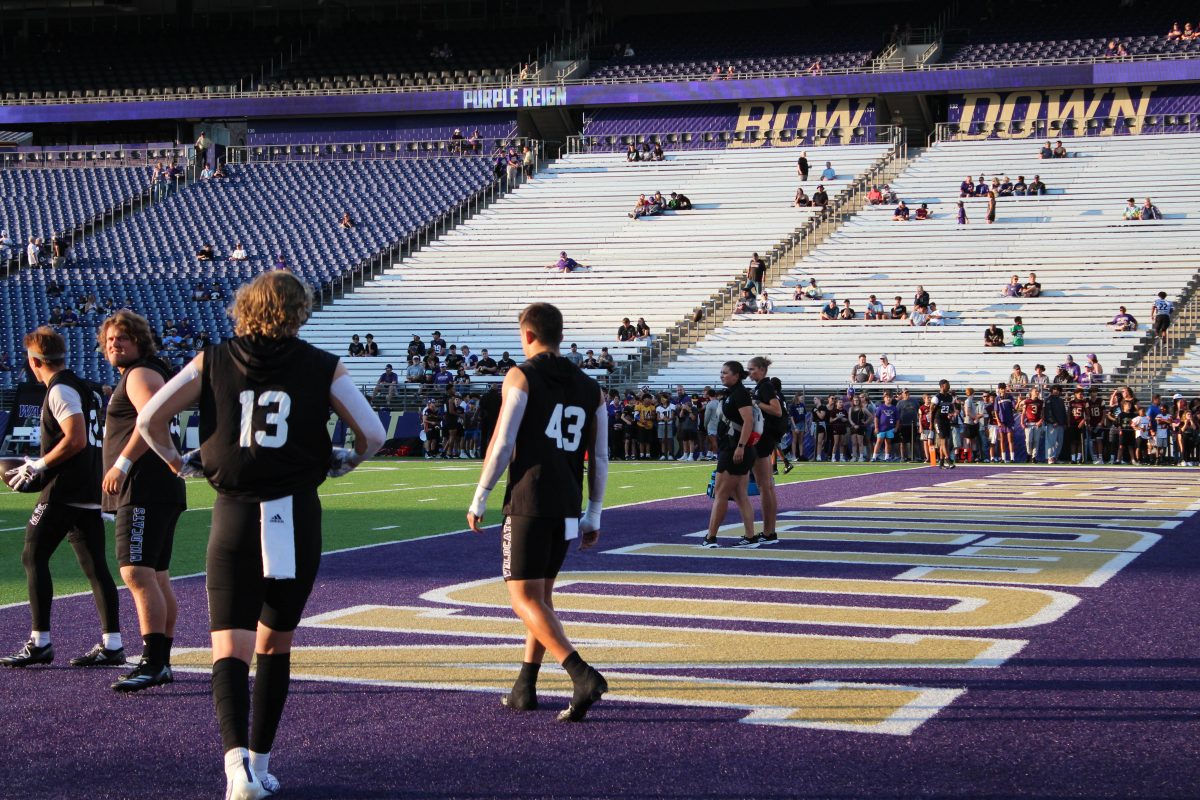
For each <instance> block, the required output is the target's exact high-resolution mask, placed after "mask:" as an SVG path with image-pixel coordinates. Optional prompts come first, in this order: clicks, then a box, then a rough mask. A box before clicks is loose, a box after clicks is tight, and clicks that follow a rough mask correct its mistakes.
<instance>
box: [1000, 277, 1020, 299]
mask: <svg viewBox="0 0 1200 800" xmlns="http://www.w3.org/2000/svg"><path fill="white" fill-rule="evenodd" d="M1022 288H1024V287H1022V285H1021V279H1020V278H1018V277H1017V276H1016V275H1013V276H1012V277H1011V278H1009V279H1008V285H1007V286H1005V287H1004V291H1003V292H1001V294H1002V295H1003V296H1004V297H1020V296H1021V289H1022Z"/></svg>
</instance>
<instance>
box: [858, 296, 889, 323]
mask: <svg viewBox="0 0 1200 800" xmlns="http://www.w3.org/2000/svg"><path fill="white" fill-rule="evenodd" d="M863 318H864V319H883V318H884V312H883V303H881V302H879V301H878V300H876V299H875V295H871V296H870V297H869V298H868V299H867V309H866V311H865V312H864V313H863Z"/></svg>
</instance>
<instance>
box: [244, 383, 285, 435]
mask: <svg viewBox="0 0 1200 800" xmlns="http://www.w3.org/2000/svg"><path fill="white" fill-rule="evenodd" d="M238 400H239V401H241V404H242V425H241V431H240V434H239V436H238V446H239V447H250V446H252V445H254V444H257V445H258V446H259V447H283V446H284V444H286V443H287V435H288V426H287V418H288V414H290V413H291V412H292V398H291V397H290V396H289V395H288V393H287V392H283V391H280V390H278V389H268V390H267V391H265V392H263V393H262V394H260V395H259V396H258V398H257V400H256V399H255V397H254V392H253V391H251V390H249V389H247V390H246V391H244V392H242V393H240V394H239V395H238ZM256 405H257V406H261V407H264V408H269V407H270V406H275V407H276V410H275V411H268V412H267V415H266V419H265V420H264V421H265V422H266V424H267V425H268V426H270V427H273V428H275V432H274V433H268V432H267V431H265V430H257V431H256V430H254V407H255V406H256Z"/></svg>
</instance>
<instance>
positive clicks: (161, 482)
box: [102, 357, 187, 512]
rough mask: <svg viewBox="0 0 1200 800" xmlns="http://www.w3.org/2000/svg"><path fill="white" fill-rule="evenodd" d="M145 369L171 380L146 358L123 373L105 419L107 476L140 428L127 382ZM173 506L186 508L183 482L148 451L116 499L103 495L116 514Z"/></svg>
mask: <svg viewBox="0 0 1200 800" xmlns="http://www.w3.org/2000/svg"><path fill="white" fill-rule="evenodd" d="M142 367H145V368H146V369H151V370H154V371H155V372H157V373H158V374H159V375H161V376H162V377H163V379H164V380H166V379H169V378H170V377H171V370H170V368H169V367H168V366H167V365H166V364H164V363H163V362H162V361H160V360H159V359H157V358H154V357H150V358H143V359H139V360H138V361H135V362H134V363H132V364H130V365H129V366H128V367H126V368H125V370H124V371H123V372H122V373H121V380H120V381H118V383H117V388H115V389H113V393H112V397H111V398H109V401H108V414H107V416H106V417H105V419H104V471H105V472H106V473H107V472H108V471H109V470H110V469H112V466H113V464H115V463H117V456H119V455H121V451H122V450H124V449H125V445H127V444H129V440H130V439H131V438H132V437H133V432H134V430H135V429H136V427H137V415H138V412H137V409H136V408H135V407H134V405H133V403H132V401H130V399H129V393H128V391H127V390H126V388H125V380H126V379H127V378H128V377H129V373H130V372H132V371H133V370H135V369H139V368H142ZM151 505H174V506H180V507H184V508H186V507H187V490H186V489H185V488H184V484H183V478H179V477H176V475H175V473H173V472H171V468H170V467H168V466H167V462H165V461H163V460H162V459H161V458H159V457H158V456H157V455H155V453H154V451H152V450H147V451H146V452H145V453H143V454H142V457H141V458H139V459H138V460H137V461H135V462H133V466H132V467H130V468H129V474H128V475H127V476H126V477H125V485H124V487H123V488H122V489H121V493H120V494H118V495H117V496H115V497H114V496H112V495H108V494H106V495H104V500H103V502H102V506H103V508H104V510H105V511H108V512H113V511H116V510H117V509H118V508H120V507H121V506H151Z"/></svg>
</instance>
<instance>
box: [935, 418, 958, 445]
mask: <svg viewBox="0 0 1200 800" xmlns="http://www.w3.org/2000/svg"><path fill="white" fill-rule="evenodd" d="M933 435H934V437H935V438H936V439H937V440H939V441H941V440H943V439H944V440H945V441H946V446H947V447H950V446H951V445H952V444H953V442H952V441H951V440H952V439H953V436H954V429H953V428H952V427H950V426H949V425H942V424H939V423H934V425H933Z"/></svg>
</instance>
